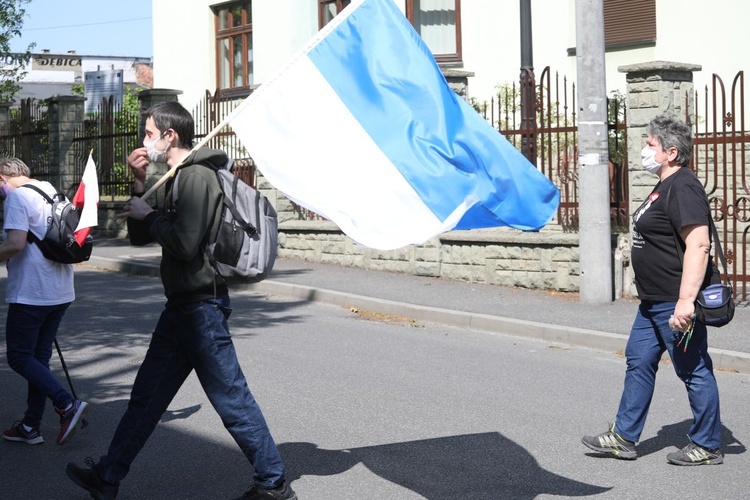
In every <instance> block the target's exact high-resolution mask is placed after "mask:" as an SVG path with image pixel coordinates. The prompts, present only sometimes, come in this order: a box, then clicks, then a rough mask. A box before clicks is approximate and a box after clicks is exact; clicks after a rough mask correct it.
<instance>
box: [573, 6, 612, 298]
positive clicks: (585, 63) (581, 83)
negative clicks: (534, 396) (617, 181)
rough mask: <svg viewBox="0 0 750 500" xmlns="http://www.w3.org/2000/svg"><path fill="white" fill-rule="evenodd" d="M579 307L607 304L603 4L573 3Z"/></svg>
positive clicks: (609, 282) (609, 246)
mask: <svg viewBox="0 0 750 500" xmlns="http://www.w3.org/2000/svg"><path fill="white" fill-rule="evenodd" d="M576 60H577V70H578V104H579V109H578V209H579V233H578V234H579V252H580V266H581V275H580V283H581V287H580V288H581V302H584V303H588V304H601V303H607V302H611V301H612V297H613V284H612V235H611V229H610V214H609V198H610V197H609V161H608V160H609V158H608V156H609V154H608V149H609V148H608V134H607V87H606V82H605V73H604V67H605V65H604V3H603V0H576Z"/></svg>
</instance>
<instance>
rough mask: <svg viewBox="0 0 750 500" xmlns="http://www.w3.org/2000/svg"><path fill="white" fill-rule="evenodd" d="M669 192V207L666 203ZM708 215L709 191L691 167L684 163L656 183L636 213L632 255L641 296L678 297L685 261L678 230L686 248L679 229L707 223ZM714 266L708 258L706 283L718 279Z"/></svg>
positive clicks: (668, 300)
mask: <svg viewBox="0 0 750 500" xmlns="http://www.w3.org/2000/svg"><path fill="white" fill-rule="evenodd" d="M670 188H671V192H670ZM667 193H669V207H667V206H666V205H667ZM709 217H710V211H709V207H708V198H707V197H706V191H705V189H704V188H703V185H702V184H701V183H700V181H699V180H698V178H697V177H696V176H695V174H694V173H693V171H692V170H690V169H689V168H687V167H681V168H680V169H679V170H678V171H677V172H675V173H674V174H672V175H670V176H669V177H667V178H666V179H664V181H663V182H659V183H658V184H657V185H656V187H655V188H654V190H653V191H652V192H651V194H650V195H649V196H648V197H647V198H646V200H645V201H644V202H643V204H642V205H641V206H640V207H639V208H638V209H637V210H636V211H635V213H634V214H633V246H632V253H631V258H632V261H633V271H634V272H635V286H636V289H637V290H638V296H639V298H640V299H641V300H653V301H666V302H676V301H677V299H678V298H679V294H680V283H681V281H682V262H681V260H680V255H679V254H678V253H677V247H676V242H675V232H677V236H678V238H677V240H678V241H679V244H680V246H681V247H682V249H683V251H684V249H685V244H684V242H683V241H682V237H681V236H680V230H681V229H682V228H683V227H685V226H690V225H694V224H704V225H708V223H709ZM709 237H710V235H709ZM715 268H716V266H714V265H713V259H709V262H708V268H707V269H706V279H705V280H704V286H705V285H707V284H708V283H709V282H712V281H716V280H718V275H717V276H716V278H715V279H712V278H713V275H714V269H715Z"/></svg>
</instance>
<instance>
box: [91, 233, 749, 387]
mask: <svg viewBox="0 0 750 500" xmlns="http://www.w3.org/2000/svg"><path fill="white" fill-rule="evenodd" d="M160 255H161V249H160V248H159V247H158V246H156V245H148V246H145V247H134V246H131V245H129V243H128V242H127V240H122V239H97V241H96V243H95V246H94V252H93V255H92V257H91V260H90V261H89V262H88V263H87V264H85V265H89V266H95V267H101V268H106V269H113V270H117V271H122V272H130V273H135V274H147V275H153V276H158V264H159V260H160ZM247 289H249V290H252V291H255V292H260V293H264V294H272V295H280V296H288V297H294V298H297V299H304V300H311V301H320V302H325V303H329V304H336V305H341V306H350V307H356V308H359V309H364V310H368V311H372V312H376V313H382V314H391V315H396V316H404V317H409V318H413V319H415V320H419V321H429V322H435V323H443V324H447V325H451V326H460V327H470V328H474V329H479V330H486V331H492V332H496V333H502V334H507V335H515V336H521V337H529V338H537V339H544V340H547V341H550V342H559V343H564V344H571V345H580V346H586V347H592V348H596V349H602V350H607V351H622V350H624V348H625V343H626V340H627V335H628V333H629V331H630V326H631V324H632V321H633V318H634V317H635V313H636V309H637V306H638V301H636V300H619V301H615V302H612V303H610V304H605V305H590V304H582V303H581V302H580V301H579V300H578V296H577V295H576V294H564V293H552V292H542V291H535V290H526V289H521V288H510V287H501V286H495V285H484V284H479V283H466V282H461V281H453V280H446V279H441V278H429V277H420V276H412V275H407V274H399V273H391V272H385V271H369V270H363V269H356V268H347V267H340V266H334V265H326V264H317V263H312V262H303V261H297V260H290V259H282V258H279V259H277V261H276V265H275V266H274V270H273V272H272V273H271V276H270V277H269V278H268V279H267V280H265V281H263V282H261V283H257V284H254V285H249V286H247ZM749 327H750V307H747V305H746V304H745V305H740V306H738V308H737V312H736V314H735V319H734V320H733V321H732V323H730V324H729V325H727V326H725V327H723V328H720V329H713V328H712V329H710V332H709V344H710V345H711V348H710V351H711V354H712V357H713V360H714V364H715V366H716V368H718V369H723V370H730V371H738V372H742V373H750V336H748V333H747V330H748V328H749Z"/></svg>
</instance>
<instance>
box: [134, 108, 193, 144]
mask: <svg viewBox="0 0 750 500" xmlns="http://www.w3.org/2000/svg"><path fill="white" fill-rule="evenodd" d="M143 117H144V119H148V118H151V119H153V120H154V125H156V128H157V129H159V131H160V132H161V133H164V132H166V131H167V130H169V129H170V128H171V129H172V130H174V131H175V132H176V133H177V136H178V137H179V138H180V144H179V146H180V147H182V148H188V149H189V148H192V147H193V137H194V136H195V122H194V121H193V116H192V115H191V114H190V113H189V112H188V110H187V109H185V108H184V107H183V106H182V104H180V103H179V102H177V101H168V102H161V103H159V104H155V105H153V106H151V107H150V108H149V109H147V110H146V112H145V113H143Z"/></svg>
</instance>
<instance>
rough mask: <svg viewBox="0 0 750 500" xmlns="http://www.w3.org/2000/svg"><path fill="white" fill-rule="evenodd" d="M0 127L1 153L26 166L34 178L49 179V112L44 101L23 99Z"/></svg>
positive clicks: (12, 109) (10, 110)
mask: <svg viewBox="0 0 750 500" xmlns="http://www.w3.org/2000/svg"><path fill="white" fill-rule="evenodd" d="M8 112H9V117H8V118H9V120H8V122H7V124H3V126H2V128H0V154H2V155H3V156H13V157H16V158H20V159H21V160H23V162H24V163H26V165H28V167H29V169H30V170H31V173H32V175H33V176H34V178H36V179H39V180H45V181H46V180H49V176H50V174H49V113H48V109H47V105H46V103H45V102H44V101H37V100H34V99H22V100H21V102H20V104H19V106H18V107H17V108H11V109H9V111H8Z"/></svg>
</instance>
